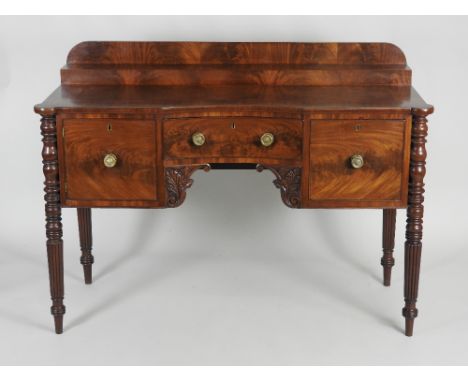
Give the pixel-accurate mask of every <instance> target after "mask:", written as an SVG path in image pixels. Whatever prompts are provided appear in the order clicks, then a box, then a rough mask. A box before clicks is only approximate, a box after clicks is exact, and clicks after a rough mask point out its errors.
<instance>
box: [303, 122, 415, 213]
mask: <svg viewBox="0 0 468 382" xmlns="http://www.w3.org/2000/svg"><path fill="white" fill-rule="evenodd" d="M406 127H407V123H406V121H404V120H366V121H361V120H331V121H311V126H310V129H311V132H310V149H309V153H310V167H309V168H310V177H309V185H308V187H309V198H308V199H309V200H310V204H309V205H313V206H314V207H320V206H321V205H322V203H329V202H330V201H333V203H335V204H338V205H339V206H346V207H356V206H361V205H363V204H365V203H366V202H374V201H378V203H379V204H380V205H382V206H397V207H402V206H404V205H405V204H406V194H407V188H408V186H407V183H408V180H407V174H408V171H407V169H408V162H409V155H408V154H409V143H410V141H409V136H408V133H409V132H410V129H409V128H408V129H407V128H406ZM408 127H409V126H408ZM353 155H361V156H362V157H363V159H364V165H363V167H362V168H359V169H356V168H353V167H352V165H351V157H352V156H353Z"/></svg>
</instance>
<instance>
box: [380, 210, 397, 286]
mask: <svg viewBox="0 0 468 382" xmlns="http://www.w3.org/2000/svg"><path fill="white" fill-rule="evenodd" d="M395 223H396V209H394V208H388V209H385V210H383V225H382V248H383V256H382V258H381V259H380V264H382V267H383V284H384V285H385V286H390V280H391V277H392V267H393V266H394V265H395V259H394V258H393V249H394V248H395Z"/></svg>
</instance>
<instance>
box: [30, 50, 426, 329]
mask: <svg viewBox="0 0 468 382" xmlns="http://www.w3.org/2000/svg"><path fill="white" fill-rule="evenodd" d="M411 76H412V73H411V69H410V68H409V67H408V66H407V64H406V59H405V56H404V54H403V53H402V51H401V50H400V49H399V48H398V47H396V46H395V45H392V44H387V43H277V42H273V43H250V42H235V43H224V42H222V43H214V42H84V43H80V44H78V45H76V46H75V47H74V48H73V49H72V50H71V51H70V53H69V55H68V58H67V62H66V65H65V66H64V67H63V68H62V70H61V85H60V86H59V87H58V88H57V89H56V90H55V91H54V92H53V93H52V94H51V95H50V96H49V97H48V98H47V99H46V100H45V101H44V102H42V103H41V104H38V105H36V106H35V111H36V112H37V113H39V114H41V115H42V117H43V119H42V124H41V130H42V134H43V137H44V150H43V160H44V175H45V179H46V182H45V185H46V187H45V201H46V220H47V226H46V234H47V250H48V258H49V272H50V282H51V296H52V301H53V305H52V314H53V315H54V318H55V327H56V332H57V333H60V332H61V331H62V317H63V314H64V313H65V307H64V305H63V295H64V290H63V247H62V239H61V237H62V227H61V207H78V208H79V209H78V219H79V228H80V243H81V249H82V257H81V262H82V264H83V266H84V271H85V281H86V282H91V278H92V275H91V266H92V262H93V256H92V255H91V247H92V236H91V209H90V208H92V207H151V208H164V207H169V208H172V207H178V206H180V205H182V204H183V202H184V201H185V200H186V198H187V197H188V192H187V191H188V190H189V189H190V187H192V185H193V180H192V178H191V176H192V175H193V173H194V172H195V171H197V170H205V171H209V170H210V169H211V168H214V169H216V168H248V169H254V168H256V169H257V170H258V171H263V170H265V169H267V170H269V171H271V172H272V173H273V175H274V181H273V184H274V185H275V186H276V187H277V188H278V189H279V194H280V195H281V200H282V201H283V203H284V204H285V205H286V206H288V207H290V208H379V209H383V210H384V218H383V235H382V244H383V252H384V255H383V257H382V259H381V264H382V265H383V267H384V284H385V285H389V284H390V272H391V267H392V266H393V262H394V259H393V247H394V242H395V238H394V234H395V216H396V210H395V208H405V207H407V227H406V244H405V288H404V293H405V308H404V309H403V315H404V316H405V319H406V329H405V333H406V334H407V335H412V333H413V324H414V318H415V317H416V316H417V314H418V310H417V309H416V299H417V295H418V282H419V263H420V258H421V245H422V219H423V200H424V198H423V193H424V183H423V178H424V174H425V158H426V152H425V137H426V134H427V124H426V119H425V117H426V116H427V115H429V114H430V113H432V112H433V108H432V106H431V105H429V104H427V103H426V102H425V101H424V100H423V99H422V98H421V97H420V96H419V94H418V93H417V92H416V90H414V89H413V88H412V86H411ZM194 133H202V134H203V135H204V137H205V142H204V144H203V145H201V146H197V145H196V144H195V143H194V142H193V140H192V136H193V134H194ZM265 133H271V134H273V136H274V143H273V145H271V146H270V147H264V146H262V145H261V144H260V137H261V136H262V135H263V134H265ZM110 153H112V154H115V155H116V157H117V164H116V165H115V166H114V167H110V168H109V167H106V166H104V163H103V160H104V157H105V155H106V154H110ZM353 155H361V156H362V157H363V159H364V165H363V167H362V168H353V167H352V166H351V165H350V163H351V162H350V158H351V157H352V156H353ZM207 176H209V175H207Z"/></svg>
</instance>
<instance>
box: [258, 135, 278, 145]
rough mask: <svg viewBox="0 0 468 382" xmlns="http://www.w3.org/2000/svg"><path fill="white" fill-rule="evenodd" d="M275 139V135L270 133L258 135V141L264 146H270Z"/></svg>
mask: <svg viewBox="0 0 468 382" xmlns="http://www.w3.org/2000/svg"><path fill="white" fill-rule="evenodd" d="M274 141H275V136H274V135H273V134H272V133H265V134H263V135H262V136H261V137H260V143H261V144H262V146H264V147H268V146H271V145H272V144H273V142H274Z"/></svg>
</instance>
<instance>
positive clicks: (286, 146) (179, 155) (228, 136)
mask: <svg viewBox="0 0 468 382" xmlns="http://www.w3.org/2000/svg"><path fill="white" fill-rule="evenodd" d="M163 134H164V158H165V159H166V160H178V159H194V158H203V159H206V160H207V161H212V162H216V161H226V160H229V158H238V159H240V158H245V159H248V158H251V159H255V158H259V159H261V158H267V159H273V160H292V161H298V162H300V161H301V158H302V121H301V120H294V119H286V118H284V119H282V118H215V117H212V118H183V119H182V118H181V119H167V120H165V121H164V123H163ZM262 137H263V138H262ZM197 139H198V140H197ZM262 141H263V143H262Z"/></svg>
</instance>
